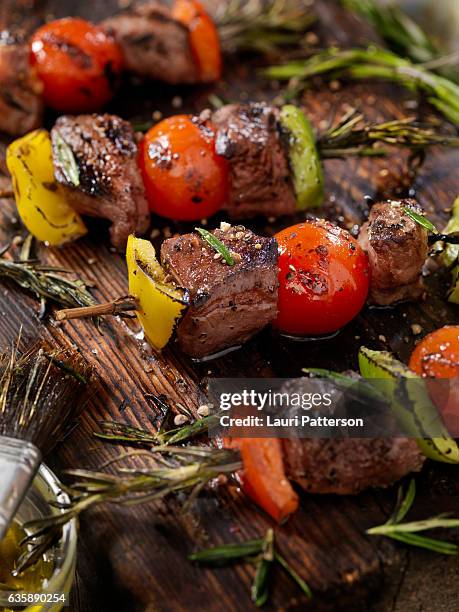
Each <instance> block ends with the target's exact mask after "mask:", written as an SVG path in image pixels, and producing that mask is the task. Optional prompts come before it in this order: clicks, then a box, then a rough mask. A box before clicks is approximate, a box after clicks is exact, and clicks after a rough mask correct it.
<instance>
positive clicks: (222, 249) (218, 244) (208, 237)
mask: <svg viewBox="0 0 459 612" xmlns="http://www.w3.org/2000/svg"><path fill="white" fill-rule="evenodd" d="M194 229H195V230H196V231H197V232H198V233H199V234H201V236H202V237H203V239H204V240H205V241H206V242H207V244H209V245H210V246H211V247H212V248H213V249H214V250H215V251H216V252H217V253H220V255H221V256H222V257H223V259H224V260H225V261H226V263H227V264H228V265H229V266H234V258H233V256H232V255H231V253H230V251H229V250H228V249H227V248H226V246H225V245H224V244H223V242H222V241H221V240H219V239H218V238H217V237H216V236H214V235H213V234H211V233H210V232H209V231H207V230H206V229H203V228H202V227H195V228H194Z"/></svg>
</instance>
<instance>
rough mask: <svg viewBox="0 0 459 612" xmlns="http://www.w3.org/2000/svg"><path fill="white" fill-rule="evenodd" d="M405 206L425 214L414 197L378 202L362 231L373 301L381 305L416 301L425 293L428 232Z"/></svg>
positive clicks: (371, 299) (361, 237)
mask: <svg viewBox="0 0 459 612" xmlns="http://www.w3.org/2000/svg"><path fill="white" fill-rule="evenodd" d="M404 208H409V209H411V210H413V211H414V212H416V213H418V214H421V213H422V209H421V207H420V206H419V205H418V204H417V202H415V200H388V201H387V202H378V203H377V204H374V205H373V206H372V207H371V210H370V216H369V218H368V221H367V222H366V223H364V224H363V225H362V228H361V230H360V234H359V243H360V246H361V247H362V248H363V250H364V251H366V252H367V254H368V258H369V260H370V266H371V285H370V296H369V297H370V301H371V302H373V303H374V304H378V305H381V306H388V305H390V304H393V303H395V302H400V301H404V300H416V299H418V298H420V297H421V295H422V293H423V284H422V279H421V273H422V267H423V265H424V262H425V260H426V257H427V253H428V241H427V231H426V230H425V229H424V228H423V227H422V226H421V225H419V223H417V222H416V221H414V220H413V219H412V218H411V217H410V216H409V215H408V214H407V213H406V211H405V210H404Z"/></svg>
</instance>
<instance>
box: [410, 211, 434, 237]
mask: <svg viewBox="0 0 459 612" xmlns="http://www.w3.org/2000/svg"><path fill="white" fill-rule="evenodd" d="M403 212H404V213H405V214H406V215H407V216H408V217H410V218H411V219H413V221H415V222H416V223H418V224H419V225H421V226H422V227H423V228H425V229H426V230H427V231H429V232H432V233H433V234H438V230H437V228H436V227H435V225H434V224H433V223H432V222H431V221H429V219H426V218H425V217H424V215H419V214H418V213H416V212H414V210H411V208H408V206H403Z"/></svg>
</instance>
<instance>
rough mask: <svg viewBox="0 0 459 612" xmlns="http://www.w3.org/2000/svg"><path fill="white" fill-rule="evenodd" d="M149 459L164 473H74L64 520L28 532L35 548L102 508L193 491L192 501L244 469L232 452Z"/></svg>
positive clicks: (161, 450) (198, 451)
mask: <svg viewBox="0 0 459 612" xmlns="http://www.w3.org/2000/svg"><path fill="white" fill-rule="evenodd" d="M145 453H148V454H149V455H150V453H151V458H152V459H154V458H155V455H156V454H157V455H158V456H159V457H160V459H158V461H160V464H161V467H156V466H155V467H152V468H145V469H141V470H139V469H133V468H126V467H123V468H120V470H119V471H118V472H117V473H116V474H108V473H106V472H100V471H99V472H98V471H91V470H68V471H67V472H66V473H67V474H68V475H69V476H70V477H72V478H73V479H74V482H73V484H72V485H71V486H66V487H65V492H66V493H67V495H68V496H69V498H70V502H69V503H67V504H61V505H60V506H59V507H60V508H61V509H62V510H64V512H62V513H60V514H53V515H51V516H49V517H45V518H42V519H37V520H35V521H30V522H29V523H26V525H24V529H25V530H26V531H27V533H29V534H30V536H29V537H28V538H27V542H34V541H36V539H37V538H39V537H40V536H43V535H44V534H47V533H48V532H49V530H50V529H54V528H55V527H56V526H58V525H65V523H67V522H68V521H70V520H71V519H73V518H75V517H77V516H78V515H79V514H81V512H83V511H85V510H87V509H88V508H91V507H92V506H96V505H98V504H101V503H115V504H120V505H124V506H133V505H137V504H142V503H146V502H150V501H154V500H157V499H161V498H163V497H165V496H167V495H169V494H171V493H177V492H179V491H188V492H189V493H190V498H191V499H194V497H195V496H196V495H197V494H198V493H199V491H201V490H202V488H203V487H204V485H206V484H207V483H208V482H210V481H211V480H213V479H214V478H217V477H218V476H219V475H221V474H232V473H233V472H236V471H237V470H240V469H241V468H242V462H241V460H240V457H239V455H238V453H236V452H235V451H232V450H222V449H215V448H205V447H202V446H199V447H198V446H184V447H181V446H154V447H152V448H151V449H150V450H149V451H145ZM128 457H129V453H128V454H126V455H121V456H119V457H118V458H116V459H115V461H112V462H111V463H119V462H120V461H122V460H124V459H126V458H128Z"/></svg>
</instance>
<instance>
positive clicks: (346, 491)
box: [282, 438, 425, 495]
mask: <svg viewBox="0 0 459 612" xmlns="http://www.w3.org/2000/svg"><path fill="white" fill-rule="evenodd" d="M282 448H283V454H284V465H285V471H286V474H287V476H288V478H289V479H290V480H294V481H295V482H297V483H298V484H299V485H300V486H301V487H302V488H303V489H304V490H305V491H307V492H308V493H335V494H338V495H355V494H357V493H360V491H363V490H364V489H367V488H369V487H387V486H389V485H391V484H393V483H394V482H397V480H400V479H401V478H403V477H404V476H406V474H409V473H410V472H419V471H420V469H421V468H422V466H423V464H424V460H425V457H424V456H423V454H422V453H421V451H420V450H419V446H418V445H417V443H416V440H412V439H409V438H376V439H374V438H342V439H338V438H336V439H335V438H304V439H285V440H282Z"/></svg>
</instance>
